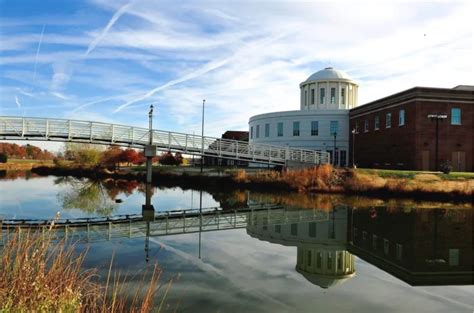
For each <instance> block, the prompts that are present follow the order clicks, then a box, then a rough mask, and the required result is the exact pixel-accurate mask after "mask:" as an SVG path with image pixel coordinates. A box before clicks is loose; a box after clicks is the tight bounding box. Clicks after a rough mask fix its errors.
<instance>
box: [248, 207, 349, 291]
mask: <svg viewBox="0 0 474 313" xmlns="http://www.w3.org/2000/svg"><path fill="white" fill-rule="evenodd" d="M315 211H316V212H318V210H315ZM300 212H301V213H303V214H308V212H312V210H301V211H300ZM319 212H322V211H319ZM347 215H348V209H347V208H346V207H343V206H342V207H338V208H337V209H334V211H332V212H330V213H329V214H327V215H325V216H324V218H316V219H305V220H304V221H303V222H299V223H296V222H295V223H291V222H290V223H285V224H272V222H271V221H268V223H267V221H264V222H263V223H261V222H259V223H249V224H248V225H247V233H248V234H249V235H250V236H252V237H255V238H258V239H260V240H265V241H268V242H272V243H277V244H281V245H285V246H296V247H297V261H296V271H298V272H299V273H300V274H301V275H303V276H304V277H305V278H306V279H307V280H308V281H310V282H311V283H313V284H315V285H318V286H320V287H322V288H329V287H331V286H334V285H337V284H340V283H342V282H344V281H346V280H347V279H349V278H351V277H352V276H354V274H355V267H354V256H353V255H351V254H350V253H349V252H347V250H346V242H347V240H346V238H347ZM319 216H321V214H319Z"/></svg>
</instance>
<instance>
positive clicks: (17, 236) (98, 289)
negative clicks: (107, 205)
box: [0, 227, 164, 312]
mask: <svg viewBox="0 0 474 313" xmlns="http://www.w3.org/2000/svg"><path fill="white" fill-rule="evenodd" d="M52 232H54V229H52V228H51V227H50V228H49V229H47V231H45V232H38V231H36V232H30V231H24V230H23V231H22V230H20V229H17V230H16V231H15V232H14V233H13V234H10V235H7V236H8V238H4V241H5V242H6V243H5V245H4V246H3V248H0V249H1V250H0V251H1V252H2V256H1V259H0V312H31V311H41V312H43V311H44V312H124V311H129V312H150V311H151V310H152V309H153V306H154V303H153V299H154V298H155V295H156V292H157V290H158V282H159V279H160V275H161V271H160V270H159V268H158V266H157V265H155V267H154V269H153V271H152V273H151V278H150V279H149V281H148V282H146V280H145V277H146V274H147V273H145V274H143V279H142V280H141V283H140V284H139V286H138V287H134V288H136V289H135V290H136V291H135V293H134V294H133V295H130V294H129V293H127V290H128V289H130V284H131V283H130V281H129V280H128V275H121V274H120V273H118V274H117V273H115V274H114V273H113V272H112V267H113V266H112V264H113V258H112V261H111V262H110V267H109V271H108V274H107V280H106V284H105V285H103V284H101V283H100V277H99V276H98V275H97V269H85V270H84V269H83V268H82V267H83V262H84V258H85V256H86V253H87V251H85V252H82V253H79V254H77V253H76V252H75V251H76V250H75V245H73V244H69V243H67V242H65V241H60V242H54V241H53V240H52V237H53V234H52ZM148 274H149V273H148ZM163 300H164V299H163ZM163 300H162V302H163Z"/></svg>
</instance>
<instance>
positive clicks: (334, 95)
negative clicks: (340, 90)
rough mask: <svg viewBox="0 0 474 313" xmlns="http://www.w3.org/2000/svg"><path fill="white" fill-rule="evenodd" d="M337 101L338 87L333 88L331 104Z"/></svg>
mask: <svg viewBox="0 0 474 313" xmlns="http://www.w3.org/2000/svg"><path fill="white" fill-rule="evenodd" d="M334 103H336V88H331V104H334Z"/></svg>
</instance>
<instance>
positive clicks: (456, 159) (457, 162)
mask: <svg viewBox="0 0 474 313" xmlns="http://www.w3.org/2000/svg"><path fill="white" fill-rule="evenodd" d="M451 161H452V165H453V171H454V172H465V171H466V152H464V151H453V153H452V159H451Z"/></svg>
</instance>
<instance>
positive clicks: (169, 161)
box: [159, 151, 176, 165]
mask: <svg viewBox="0 0 474 313" xmlns="http://www.w3.org/2000/svg"><path fill="white" fill-rule="evenodd" d="M159 162H160V164H163V165H176V159H175V158H174V156H173V154H172V153H171V151H167V152H163V153H162V154H161V155H160V158H159Z"/></svg>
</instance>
